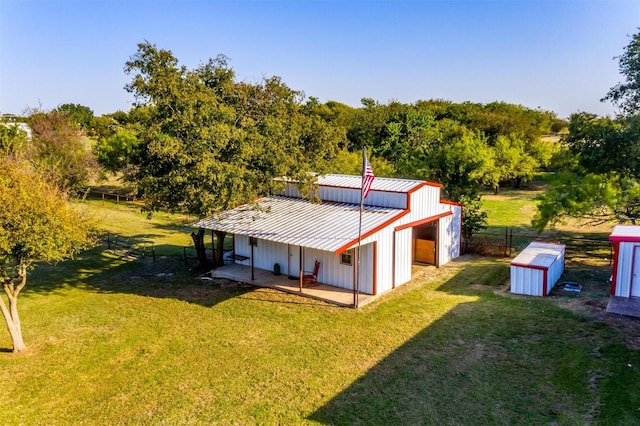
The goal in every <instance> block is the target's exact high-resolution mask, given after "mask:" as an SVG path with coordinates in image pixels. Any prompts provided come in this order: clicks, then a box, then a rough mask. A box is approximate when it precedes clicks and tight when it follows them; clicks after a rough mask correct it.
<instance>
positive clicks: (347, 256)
mask: <svg viewBox="0 0 640 426" xmlns="http://www.w3.org/2000/svg"><path fill="white" fill-rule="evenodd" d="M352 259H353V250H347V251H345V252H344V253H342V254H341V255H340V263H342V264H343V265H351V262H352Z"/></svg>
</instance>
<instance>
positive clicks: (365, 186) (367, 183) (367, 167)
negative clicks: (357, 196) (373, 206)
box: [362, 157, 375, 198]
mask: <svg viewBox="0 0 640 426" xmlns="http://www.w3.org/2000/svg"><path fill="white" fill-rule="evenodd" d="M373 178H375V176H374V175H373V169H372V168H371V164H369V160H367V157H365V158H364V170H363V171H362V198H367V195H369V191H370V190H371V184H372V183H373Z"/></svg>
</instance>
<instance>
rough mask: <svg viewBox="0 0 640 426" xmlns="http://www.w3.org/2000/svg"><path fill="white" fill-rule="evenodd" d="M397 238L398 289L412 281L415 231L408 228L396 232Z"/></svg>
mask: <svg viewBox="0 0 640 426" xmlns="http://www.w3.org/2000/svg"><path fill="white" fill-rule="evenodd" d="M395 238H396V280H395V281H396V282H395V284H396V287H397V286H399V285H402V284H404V283H406V282H409V281H411V265H412V262H413V255H412V253H411V248H412V239H413V229H411V228H407V229H403V230H402V231H396V232H395Z"/></svg>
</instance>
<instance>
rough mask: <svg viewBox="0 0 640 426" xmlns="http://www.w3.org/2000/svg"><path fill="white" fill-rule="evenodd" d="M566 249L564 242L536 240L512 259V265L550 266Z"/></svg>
mask: <svg viewBox="0 0 640 426" xmlns="http://www.w3.org/2000/svg"><path fill="white" fill-rule="evenodd" d="M563 251H564V245H563V244H550V243H541V242H537V241H534V242H532V243H531V244H529V245H528V246H527V248H525V249H524V250H522V252H520V254H519V255H517V256H516V257H515V259H513V260H512V261H511V264H512V265H517V266H531V267H536V266H538V267H543V268H548V267H549V266H551V265H552V264H553V262H555V260H556V259H557V258H558V256H560V255H561V254H562V252H563Z"/></svg>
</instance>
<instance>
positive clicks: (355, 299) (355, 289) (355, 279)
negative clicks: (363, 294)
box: [353, 247, 360, 308]
mask: <svg viewBox="0 0 640 426" xmlns="http://www.w3.org/2000/svg"><path fill="white" fill-rule="evenodd" d="M358 256H360V253H358V248H357V247H355V248H354V249H353V257H354V259H353V307H354V308H357V307H358V278H359V277H358V272H359V271H358V267H357V265H358V261H359V259H358Z"/></svg>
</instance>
